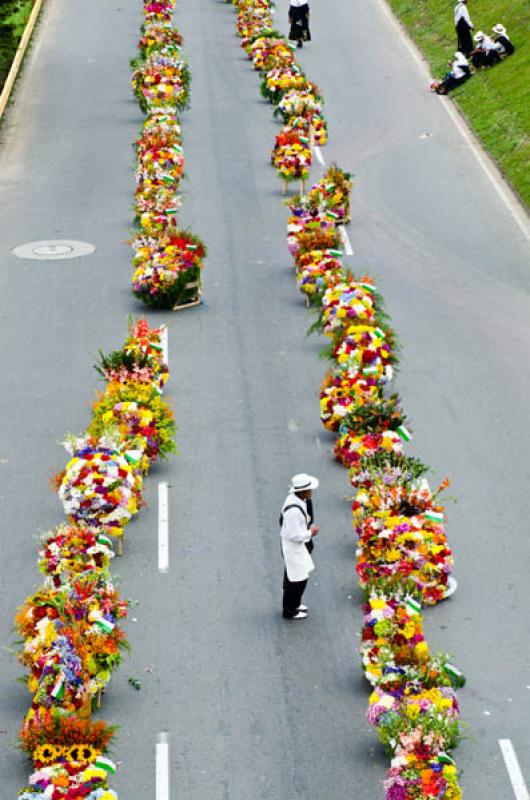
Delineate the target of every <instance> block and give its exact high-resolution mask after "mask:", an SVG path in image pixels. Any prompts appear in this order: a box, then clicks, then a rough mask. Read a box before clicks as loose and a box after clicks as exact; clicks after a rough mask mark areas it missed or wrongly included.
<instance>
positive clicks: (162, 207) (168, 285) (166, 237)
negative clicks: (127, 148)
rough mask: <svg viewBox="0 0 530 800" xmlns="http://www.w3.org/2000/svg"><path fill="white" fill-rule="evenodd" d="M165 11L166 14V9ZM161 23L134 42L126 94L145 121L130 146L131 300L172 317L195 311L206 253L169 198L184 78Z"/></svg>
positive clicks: (180, 165)
mask: <svg viewBox="0 0 530 800" xmlns="http://www.w3.org/2000/svg"><path fill="white" fill-rule="evenodd" d="M170 6H171V8H170ZM171 10H172V4H171V3H170V4H168V7H167V9H166V11H167V12H168V13H169V19H168V18H164V19H162V21H160V19H159V18H158V16H157V15H156V14H155V19H151V18H150V17H148V23H147V24H146V25H145V26H144V28H143V31H142V36H141V38H140V42H139V52H140V57H139V58H138V59H135V60H134V61H133V62H131V64H132V66H133V70H134V71H133V75H132V86H133V89H134V92H135V95H136V97H137V99H138V102H139V103H140V107H141V108H142V110H143V111H144V113H146V114H147V115H148V117H147V119H146V121H145V123H144V126H143V130H142V135H141V137H140V138H139V139H138V140H137V142H136V144H135V149H136V157H137V165H136V175H135V178H136V191H135V211H136V218H135V222H136V224H137V225H138V227H139V229H140V231H139V233H138V235H137V236H135V238H134V239H133V243H132V244H133V250H134V259H133V265H134V268H135V269H134V275H133V279H132V290H133V293H134V295H135V296H136V297H138V298H139V299H140V300H142V301H143V302H144V303H146V304H147V305H149V306H152V307H154V308H166V309H175V310H179V309H182V308H186V307H190V306H192V305H197V304H198V303H199V301H200V293H201V271H202V266H203V258H204V257H205V255H206V248H205V247H204V245H203V243H202V242H201V241H200V239H199V238H198V237H196V236H193V235H192V234H191V233H190V232H189V231H187V230H184V231H183V230H180V229H179V227H178V224H177V221H176V217H177V214H178V211H179V209H180V207H181V198H180V197H179V195H178V194H177V191H178V188H179V185H180V181H181V179H182V177H183V174H184V151H183V147H182V139H181V129H180V124H179V120H178V116H177V114H179V113H180V112H182V111H183V110H184V109H185V108H187V106H188V104H189V90H190V82H191V74H190V70H189V68H188V65H187V64H186V62H185V61H183V60H182V58H181V54H180V52H181V46H182V44H183V39H182V36H181V34H180V33H179V31H177V30H175V29H173V28H172V27H171V24H170V12H171Z"/></svg>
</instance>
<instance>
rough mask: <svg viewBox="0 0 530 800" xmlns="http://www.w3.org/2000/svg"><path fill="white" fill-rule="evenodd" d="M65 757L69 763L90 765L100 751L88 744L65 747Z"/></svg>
mask: <svg viewBox="0 0 530 800" xmlns="http://www.w3.org/2000/svg"><path fill="white" fill-rule="evenodd" d="M64 750H65V756H66V758H67V759H68V761H69V762H70V763H77V764H79V763H81V764H91V763H92V762H93V761H95V760H96V758H97V756H98V755H99V754H100V751H99V750H97V749H96V748H95V747H92V745H90V744H74V745H72V746H71V747H65V748H64Z"/></svg>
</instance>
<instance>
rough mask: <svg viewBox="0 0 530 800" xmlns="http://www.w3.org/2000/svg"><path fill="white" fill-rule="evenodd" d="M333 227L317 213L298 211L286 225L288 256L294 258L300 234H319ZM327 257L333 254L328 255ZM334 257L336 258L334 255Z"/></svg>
mask: <svg viewBox="0 0 530 800" xmlns="http://www.w3.org/2000/svg"><path fill="white" fill-rule="evenodd" d="M333 227H334V223H333V222H331V221H330V220H329V219H326V218H325V217H324V215H322V214H319V213H318V211H299V212H297V213H295V214H293V215H292V216H291V217H289V221H288V223H287V247H288V249H289V252H290V254H291V255H292V256H293V258H296V255H297V253H298V251H299V249H300V236H301V235H302V234H311V233H320V232H321V231H325V230H326V229H327V228H333ZM327 255H333V254H330V253H328V254H327ZM335 257H337V255H336V254H335Z"/></svg>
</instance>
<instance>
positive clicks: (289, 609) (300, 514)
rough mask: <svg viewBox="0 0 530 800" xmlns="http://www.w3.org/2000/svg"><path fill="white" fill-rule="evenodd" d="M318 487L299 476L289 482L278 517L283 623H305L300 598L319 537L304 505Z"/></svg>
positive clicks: (310, 479) (315, 480)
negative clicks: (302, 620)
mask: <svg viewBox="0 0 530 800" xmlns="http://www.w3.org/2000/svg"><path fill="white" fill-rule="evenodd" d="M317 486H318V480H317V479H316V478H314V477H313V476H312V475H306V474H305V473H300V474H299V475H295V476H294V477H293V478H292V479H291V485H290V487H289V494H288V495H287V497H286V499H285V502H284V504H283V506H282V513H281V515H280V536H281V543H282V553H283V560H284V564H285V571H284V576H283V617H284V619H296V620H298V619H306V617H307V606H303V605H302V596H303V594H304V591H305V588H306V586H307V579H308V577H309V574H310V573H311V572H312V571H313V570H314V568H315V565H314V563H313V559H312V558H311V554H310V552H309V550H310V549H312V548H310V547H308V545H310V544H312V540H313V538H314V537H315V536H316V535H317V533H318V530H319V529H318V528H317V526H316V525H313V524H312V520H311V518H310V516H309V513H308V508H307V501H308V500H309V498H310V497H311V495H312V493H313V489H316V488H317Z"/></svg>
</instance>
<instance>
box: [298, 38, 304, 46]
mask: <svg viewBox="0 0 530 800" xmlns="http://www.w3.org/2000/svg"><path fill="white" fill-rule="evenodd" d="M296 46H297V47H303V46H304V43H303V41H302V40H301V39H300V41H299V42H298V44H297V45H296Z"/></svg>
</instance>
